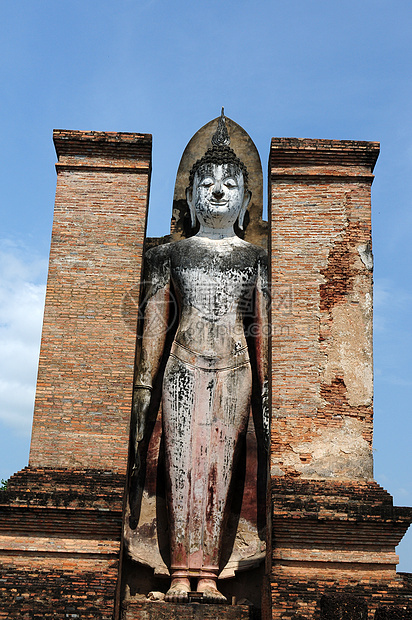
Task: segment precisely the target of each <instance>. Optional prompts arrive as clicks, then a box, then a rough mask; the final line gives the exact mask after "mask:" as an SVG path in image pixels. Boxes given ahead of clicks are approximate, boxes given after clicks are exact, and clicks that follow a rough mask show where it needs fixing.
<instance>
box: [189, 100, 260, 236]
mask: <svg viewBox="0 0 412 620" xmlns="http://www.w3.org/2000/svg"><path fill="white" fill-rule="evenodd" d="M229 144H230V140H229V134H228V132H227V128H226V124H225V117H224V113H223V108H222V114H221V117H220V119H219V123H218V127H217V130H216V132H215V134H214V135H213V136H212V147H211V148H209V149H208V150H207V151H206V153H205V154H204V155H203V157H201V159H198V160H197V161H196V162H195V164H194V165H193V166H192V169H191V171H190V176H189V186H188V188H187V190H186V199H187V203H188V205H189V209H190V216H191V224H192V227H193V228H194V227H195V226H196V222H197V220H198V221H199V223H200V230H201V231H202V230H203V231H205V230H210V229H213V230H215V231H219V230H222V231H232V232H233V226H234V224H235V223H236V221H237V223H238V226H239V228H240V229H241V230H243V220H244V216H245V213H246V209H247V206H248V204H249V202H250V198H251V192H250V191H249V190H248V188H247V182H248V173H247V169H246V166H245V164H244V163H243V162H242V161H241V160H240V159H239V158H238V157H237V156H236V153H235V152H234V151H233V149H231V148H230V146H229Z"/></svg>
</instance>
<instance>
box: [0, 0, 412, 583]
mask: <svg viewBox="0 0 412 620" xmlns="http://www.w3.org/2000/svg"><path fill="white" fill-rule="evenodd" d="M1 15H2V18H1V25H0V58H1V62H0V80H1V84H2V96H1V98H0V109H1V114H0V123H1V131H0V139H1V155H2V165H1V166H0V187H1V192H0V205H1V220H0V222H1V228H0V258H1V260H0V313H1V318H0V344H1V350H2V355H1V357H0V477H3V478H7V477H9V476H10V475H11V474H12V473H14V472H15V471H18V470H19V469H22V468H23V467H24V466H25V465H26V464H27V459H28V450H29V443H30V427H31V418H32V410H33V398H34V388H35V379H36V372H37V358H38V346H39V339H40V330H41V320H42V311H43V300H44V290H45V280H46V273H47V260H48V251H49V244H50V234H51V224H52V216H53V203H54V192H55V183H56V178H55V170H54V163H55V161H56V157H55V152H54V148H53V143H52V130H53V128H60V129H84V130H100V131H132V132H145V133H151V134H153V141H154V148H153V175H152V186H151V199H150V216H149V231H148V232H149V234H151V235H153V236H154V235H160V234H164V233H166V232H167V230H168V225H169V220H170V214H171V200H172V194H173V186H174V181H175V175H176V169H177V165H178V163H179V159H180V156H181V154H182V152H183V149H184V147H185V146H186V144H187V142H188V140H189V139H190V138H191V136H192V135H193V134H194V133H195V132H196V131H197V129H199V128H200V127H201V126H202V125H204V124H205V123H206V122H208V121H209V120H210V119H212V118H214V117H216V116H217V115H218V114H219V111H220V107H221V106H222V105H224V106H225V111H226V113H227V115H228V116H229V117H231V118H233V119H234V120H236V122H238V123H239V124H240V125H242V126H243V127H244V128H245V129H246V131H248V133H249V134H250V135H251V137H252V139H253V140H254V141H255V143H256V145H257V147H258V149H259V151H260V155H261V158H262V163H263V168H264V170H266V166H267V157H268V151H269V144H270V138H271V137H272V136H295V137H302V138H303V137H310V138H335V139H352V140H377V141H380V142H381V155H380V157H379V160H378V163H377V166H376V168H375V174H376V179H375V182H374V184H373V188H372V207H373V250H374V257H375V271H374V281H375V343H374V347H375V348H374V360H375V433H374V449H375V477H376V479H377V481H378V482H379V483H380V484H381V485H382V486H383V487H384V488H386V489H387V490H388V491H389V492H390V493H391V494H392V495H393V496H394V498H395V502H396V503H397V504H398V505H410V506H411V505H412V476H411V473H412V450H411V449H410V443H411V442H410V438H411V428H412V421H411V415H410V399H411V395H412V352H411V351H412V327H411V324H410V315H411V308H412V283H411V277H410V270H411V267H412V243H411V232H412V209H411V204H410V203H411V199H410V196H411V195H412V122H411V118H412V114H411V102H412V77H411V76H412V72H411V66H412V37H411V32H412V6H411V3H410V2H409V1H408V0H405V1H399V0H373V1H372V0H342V1H341V2H331V1H330V0H328V1H326V0H283V1H280V0H254V1H252V0H236V1H234V0H196V1H189V0H186V1H183V0H175V1H174V2H173V1H170V0H117V1H116V2H114V0H113V1H107V0H100V1H99V2H98V3H96V2H92V1H90V0H81V1H78V0H71V1H70V2H55V1H53V2H51V1H49V0H42V2H34V1H33V0H15V2H5V1H3V2H1ZM399 553H400V556H401V563H400V566H399V569H400V570H404V571H410V572H412V533H409V534H408V535H407V537H406V538H405V541H404V542H403V543H402V544H401V545H400V547H399Z"/></svg>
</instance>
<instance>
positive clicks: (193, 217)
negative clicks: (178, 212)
mask: <svg viewBox="0 0 412 620" xmlns="http://www.w3.org/2000/svg"><path fill="white" fill-rule="evenodd" d="M186 201H187V204H188V207H189V211H190V224H191V226H192V228H195V227H196V210H195V205H194V204H193V188H192V187H188V188H187V190H186Z"/></svg>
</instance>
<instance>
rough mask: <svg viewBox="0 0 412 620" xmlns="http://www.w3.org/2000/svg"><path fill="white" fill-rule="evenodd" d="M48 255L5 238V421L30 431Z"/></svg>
mask: <svg viewBox="0 0 412 620" xmlns="http://www.w3.org/2000/svg"><path fill="white" fill-rule="evenodd" d="M46 268H47V261H46V259H43V258H40V257H38V256H34V255H33V254H32V253H31V252H29V250H28V249H27V248H25V247H23V246H21V245H18V244H16V243H13V242H11V241H9V240H0V350H1V354H0V419H1V420H2V421H3V422H4V423H5V424H6V425H7V426H10V427H12V428H14V429H15V430H17V431H19V432H21V433H23V434H25V435H26V434H29V433H30V428H31V420H32V414H33V404H34V394H35V388H36V375H37V365H38V359H39V347H40V336H41V326H42V318H43V307H44V295H45V290H46V286H45V283H44V282H45V276H46Z"/></svg>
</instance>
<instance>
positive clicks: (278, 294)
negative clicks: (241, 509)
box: [269, 138, 379, 480]
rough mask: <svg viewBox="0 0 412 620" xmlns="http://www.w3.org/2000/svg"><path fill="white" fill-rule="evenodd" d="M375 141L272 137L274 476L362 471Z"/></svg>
mask: <svg viewBox="0 0 412 620" xmlns="http://www.w3.org/2000/svg"><path fill="white" fill-rule="evenodd" d="M378 153H379V144H378V143H377V142H354V141H349V140H345V141H338V140H309V139H295V138H273V139H272V145H271V153H270V162H269V174H270V197H271V200H270V202H271V204H270V211H271V212H270V221H271V230H272V233H271V244H272V287H273V288H272V290H273V306H272V327H273V339H272V394H273V419H272V459H271V468H272V475H276V476H277V475H284V474H292V475H294V476H301V477H303V478H332V479H350V480H352V479H371V478H372V476H373V474H372V253H371V199H370V194H371V184H372V180H373V175H372V170H373V167H374V165H375V162H376V159H377V157H378Z"/></svg>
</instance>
